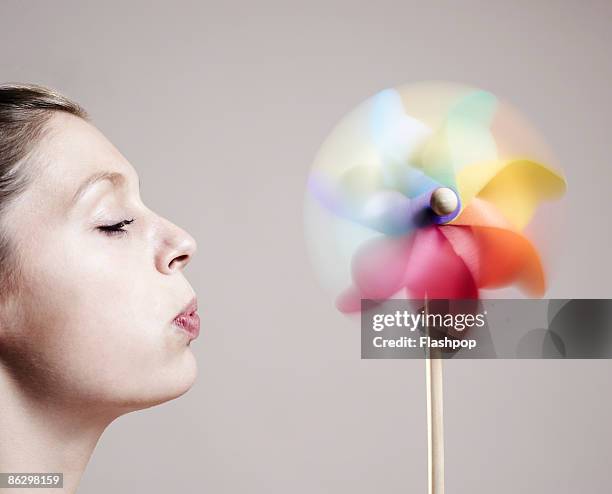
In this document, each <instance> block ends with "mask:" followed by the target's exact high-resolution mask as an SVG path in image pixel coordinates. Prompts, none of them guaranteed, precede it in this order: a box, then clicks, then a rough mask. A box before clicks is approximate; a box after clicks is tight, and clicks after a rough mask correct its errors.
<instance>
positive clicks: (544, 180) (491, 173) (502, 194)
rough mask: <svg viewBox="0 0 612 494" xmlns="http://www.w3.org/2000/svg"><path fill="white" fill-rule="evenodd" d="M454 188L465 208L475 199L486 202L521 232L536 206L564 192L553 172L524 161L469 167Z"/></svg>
mask: <svg viewBox="0 0 612 494" xmlns="http://www.w3.org/2000/svg"><path fill="white" fill-rule="evenodd" d="M457 187H458V188H459V195H460V197H461V201H462V203H463V207H464V208H465V207H467V205H468V204H469V203H470V201H471V200H472V199H473V198H475V197H478V198H481V199H485V200H487V201H488V202H490V203H492V204H493V205H495V207H496V208H497V209H498V210H499V211H500V212H501V213H502V214H503V215H504V217H506V218H507V219H508V220H509V221H510V223H511V224H512V225H513V226H514V228H516V229H518V230H522V229H523V228H524V227H525V226H526V225H527V224H528V223H529V221H530V220H531V218H532V216H533V214H534V211H535V208H536V207H537V205H538V203H539V202H541V201H544V200H551V199H556V198H558V197H560V196H562V195H563V193H564V192H565V187H566V185H565V179H564V178H563V177H562V176H561V175H560V174H559V173H558V172H556V171H555V170H553V169H551V168H549V167H547V166H545V165H542V164H540V163H536V162H535V161H530V160H526V159H515V160H504V161H493V162H487V163H479V164H475V165H469V166H466V167H465V168H463V169H462V170H461V171H460V172H459V174H458V176H457Z"/></svg>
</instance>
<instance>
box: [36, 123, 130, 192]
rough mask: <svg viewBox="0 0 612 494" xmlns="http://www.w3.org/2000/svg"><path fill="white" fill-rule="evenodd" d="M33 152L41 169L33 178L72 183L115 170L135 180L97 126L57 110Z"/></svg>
mask: <svg viewBox="0 0 612 494" xmlns="http://www.w3.org/2000/svg"><path fill="white" fill-rule="evenodd" d="M36 154H37V155H38V157H39V159H36V160H34V161H36V162H38V163H39V165H40V167H41V169H40V170H37V173H35V175H34V180H35V181H39V180H38V179H41V180H43V179H44V180H46V181H47V182H49V183H54V184H58V183H59V182H61V183H62V184H64V185H66V186H70V185H75V184H78V183H80V182H81V181H82V180H85V179H86V178H87V177H89V176H91V175H92V174H93V173H97V172H117V173H121V174H124V175H126V176H127V178H129V179H134V180H137V176H136V172H135V171H134V169H133V167H132V166H131V165H130V163H129V162H128V161H127V160H126V159H125V157H124V156H123V155H122V154H121V153H120V152H119V151H118V150H117V148H115V146H113V144H112V143H111V142H110V141H109V140H108V139H107V138H106V137H105V136H104V134H102V133H101V132H100V131H99V130H98V129H97V128H96V127H94V126H93V125H92V124H90V123H89V122H86V121H85V120H83V119H82V118H79V117H76V116H74V115H70V114H67V113H63V112H56V113H55V114H54V115H53V116H52V117H51V118H50V120H49V121H48V122H47V125H46V132H45V135H44V137H43V139H42V140H41V142H40V143H39V144H38V146H37V149H36Z"/></svg>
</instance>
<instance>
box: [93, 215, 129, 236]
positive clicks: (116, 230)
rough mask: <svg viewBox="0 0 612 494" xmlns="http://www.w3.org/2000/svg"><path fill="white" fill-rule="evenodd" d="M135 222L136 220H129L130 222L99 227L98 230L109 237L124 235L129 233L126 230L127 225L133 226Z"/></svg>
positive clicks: (125, 221)
mask: <svg viewBox="0 0 612 494" xmlns="http://www.w3.org/2000/svg"><path fill="white" fill-rule="evenodd" d="M133 222H134V218H132V219H129V220H123V221H120V222H119V223H115V224H113V225H100V226H98V227H97V229H98V230H99V231H101V232H102V233H104V234H105V235H109V236H113V235H122V234H124V233H127V230H126V229H125V227H126V226H127V225H130V224H132V223H133Z"/></svg>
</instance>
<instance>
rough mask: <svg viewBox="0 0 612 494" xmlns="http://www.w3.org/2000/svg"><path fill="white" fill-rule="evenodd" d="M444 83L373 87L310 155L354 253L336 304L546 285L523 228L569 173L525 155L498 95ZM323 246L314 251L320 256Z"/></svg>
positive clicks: (320, 188) (436, 415) (472, 295)
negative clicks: (377, 90)
mask: <svg viewBox="0 0 612 494" xmlns="http://www.w3.org/2000/svg"><path fill="white" fill-rule="evenodd" d="M423 87H425V88H426V89H427V87H426V86H423ZM449 87H450V86H449ZM440 88H441V89H440ZM447 89H448V88H447V87H445V86H439V87H437V88H435V89H434V90H430V91H422V90H421V91H420V93H419V91H416V92H413V93H411V92H410V88H408V89H406V90H403V89H402V88H400V89H397V90H396V89H388V90H385V91H382V92H380V93H379V94H377V95H376V96H374V97H373V98H371V99H370V100H368V101H367V102H366V103H364V105H362V106H361V107H360V108H358V109H357V110H356V111H355V112H353V114H351V115H349V116H348V117H347V119H346V120H345V121H344V122H342V123H341V125H340V126H339V128H337V129H336V131H335V132H334V133H333V134H332V136H331V137H330V138H329V139H328V141H327V142H326V143H325V144H324V146H323V148H322V150H321V153H320V155H319V157H318V159H317V161H316V162H315V166H314V169H313V171H312V173H311V176H310V179H309V184H308V191H309V194H310V197H311V199H314V203H316V204H317V205H318V207H319V209H320V211H319V212H318V213H317V214H319V216H317V218H323V217H325V216H326V215H328V216H331V217H333V219H330V218H326V219H324V221H328V222H330V221H331V222H332V228H331V230H328V233H329V232H330V231H332V232H336V233H337V237H336V240H338V242H337V245H341V246H342V245H344V251H343V253H344V254H345V258H347V260H348V257H350V259H351V260H350V263H349V264H350V279H347V280H344V281H346V282H347V283H346V285H345V286H344V287H343V288H342V290H341V291H340V293H339V294H337V298H336V306H337V307H338V309H339V310H340V311H342V312H344V313H351V312H358V311H360V310H361V300H362V299H372V300H381V301H382V300H386V299H389V298H392V297H397V296H398V294H399V295H400V296H402V295H403V296H404V297H406V298H411V299H427V298H429V299H476V298H478V297H479V295H480V291H481V290H482V289H490V288H497V287H503V286H508V285H516V286H517V287H518V288H519V289H520V290H521V291H522V292H523V293H524V294H526V295H527V296H531V297H540V296H542V295H543V294H544V292H545V289H546V279H545V274H544V269H543V266H542V262H541V258H540V255H539V254H538V252H537V250H536V248H535V246H534V244H533V243H532V242H531V241H530V240H529V239H528V238H527V236H526V235H525V227H526V226H527V225H528V224H529V223H530V221H531V219H532V217H533V215H534V213H535V211H536V208H537V206H538V205H539V204H540V202H542V201H546V200H552V199H555V198H558V197H560V196H561V195H562V194H563V193H564V191H565V181H564V179H563V178H562V176H561V175H560V174H559V172H557V171H555V170H554V169H553V168H551V167H549V166H547V165H545V164H543V163H540V162H539V160H538V161H536V159H535V158H533V157H531V156H530V155H529V154H526V152H525V149H527V153H529V151H530V149H529V146H524V145H522V144H524V141H526V140H529V139H523V140H521V139H518V140H517V138H516V136H517V135H519V134H521V132H520V131H521V130H523V129H521V128H520V126H519V127H517V126H516V125H515V126H514V128H513V127H512V125H510V124H509V123H508V122H509V120H510V118H509V117H508V115H509V114H508V112H507V111H506V110H505V107H504V106H503V105H502V104H501V103H500V102H499V100H498V99H497V98H496V97H494V96H493V95H491V94H490V93H488V92H485V91H481V90H475V89H470V88H463V87H461V88H459V89H457V87H455V86H453V87H452V90H447ZM415 95H417V96H420V97H416V96H415ZM411 96H413V97H412V98H411ZM523 134H524V133H523ZM512 139H514V141H512ZM517 142H518V145H517ZM517 151H518V152H520V154H517ZM322 212H324V213H322ZM321 215H322V216H321ZM307 219H308V218H307ZM310 219H311V220H312V218H310ZM343 223H345V224H348V225H352V226H350V227H346V226H343V225H342V224H343ZM347 228H348V229H347ZM338 232H341V233H338ZM314 235H315V236H316V235H321V232H320V231H319V232H315V233H314ZM347 244H348V245H349V247H348V248H346V245H347ZM328 245H329V244H328ZM340 250H342V249H340ZM327 253H328V252H327V251H326V250H325V248H323V249H319V250H318V252H316V255H315V257H316V258H317V259H318V260H319V261H321V260H322V261H321V264H325V260H324V258H325V257H326V254H327ZM335 260H336V261H338V258H337V256H336V259H335ZM342 260H343V258H342V257H340V261H342ZM329 265H330V263H328V266H329ZM345 278H346V277H345ZM441 364H442V362H441V360H439V359H433V360H428V363H427V377H428V408H429V412H430V413H429V416H430V427H429V437H430V483H429V485H430V492H433V493H436V494H437V493H441V492H443V454H442V444H443V443H442V439H441V437H442V415H441V412H442V410H441V406H442V389H441V384H442V377H441V371H442V368H441Z"/></svg>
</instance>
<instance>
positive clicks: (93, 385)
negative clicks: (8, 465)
mask: <svg viewBox="0 0 612 494" xmlns="http://www.w3.org/2000/svg"><path fill="white" fill-rule="evenodd" d="M28 161H29V162H28V164H27V175H28V182H27V186H26V187H25V188H24V190H23V191H22V192H20V193H19V195H17V196H16V197H15V199H14V200H12V201H11V202H10V204H8V205H7V207H5V208H4V209H3V211H2V214H1V215H0V231H2V234H3V236H4V239H5V240H6V244H7V246H8V248H9V250H10V262H11V263H12V264H14V268H15V269H14V271H15V276H14V289H11V290H10V291H8V290H4V291H5V293H4V294H3V296H2V300H1V302H0V328H1V334H0V350H1V353H2V357H3V360H4V364H5V365H8V368H9V370H10V372H11V374H12V376H13V379H14V380H15V382H18V383H19V384H20V385H22V387H23V389H27V390H29V391H31V394H32V396H45V398H46V399H49V400H53V401H54V402H57V403H63V404H68V405H70V404H74V405H75V406H79V407H83V406H90V407H98V408H100V409H104V410H115V411H118V410H120V411H129V410H134V409H138V408H143V407H147V406H151V405H154V404H156V403H160V402H163V401H166V400H169V399H171V398H174V397H177V396H179V395H181V394H182V393H184V392H185V391H187V390H188V389H189V387H190V386H191V385H192V383H193V381H194V379H195V376H196V362H195V359H194V355H193V354H192V351H191V349H190V342H191V341H192V340H193V339H194V338H195V337H196V336H197V332H198V331H199V320H198V318H197V314H196V313H195V309H196V306H195V296H194V291H193V290H192V288H191V286H190V285H189V283H188V282H187V281H186V279H185V277H184V275H183V268H184V267H185V266H186V264H187V263H188V262H189V261H190V259H191V257H192V255H193V254H194V251H195V248H196V245H195V241H194V239H193V238H192V237H191V236H189V235H188V234H187V233H186V232H185V231H183V230H181V229H180V228H179V227H177V226H176V225H174V224H172V223H171V222H170V221H168V220H166V219H164V218H162V217H161V216H159V215H157V214H156V213H154V212H153V211H151V210H150V209H148V208H147V207H146V206H145V204H143V202H142V200H141V198H140V194H139V180H138V175H137V174H136V171H135V170H134V168H133V167H132V166H131V165H130V163H129V162H128V161H127V160H126V159H125V158H124V157H123V156H122V155H121V153H120V152H119V151H118V150H117V149H116V148H115V147H114V146H113V145H112V144H111V143H110V142H109V141H108V140H107V139H106V138H105V137H104V136H103V135H102V134H101V133H100V132H99V131H98V130H97V129H96V128H95V127H94V126H93V125H91V124H90V123H88V122H87V121H85V120H83V119H81V118H79V117H77V116H74V115H71V114H68V113H64V112H54V114H53V116H52V117H51V118H50V119H49V121H48V122H47V123H46V131H45V134H44V136H43V137H42V138H41V140H40V141H39V142H37V143H36V145H35V149H34V152H33V153H32V156H31V158H30V159H29V160H28Z"/></svg>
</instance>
